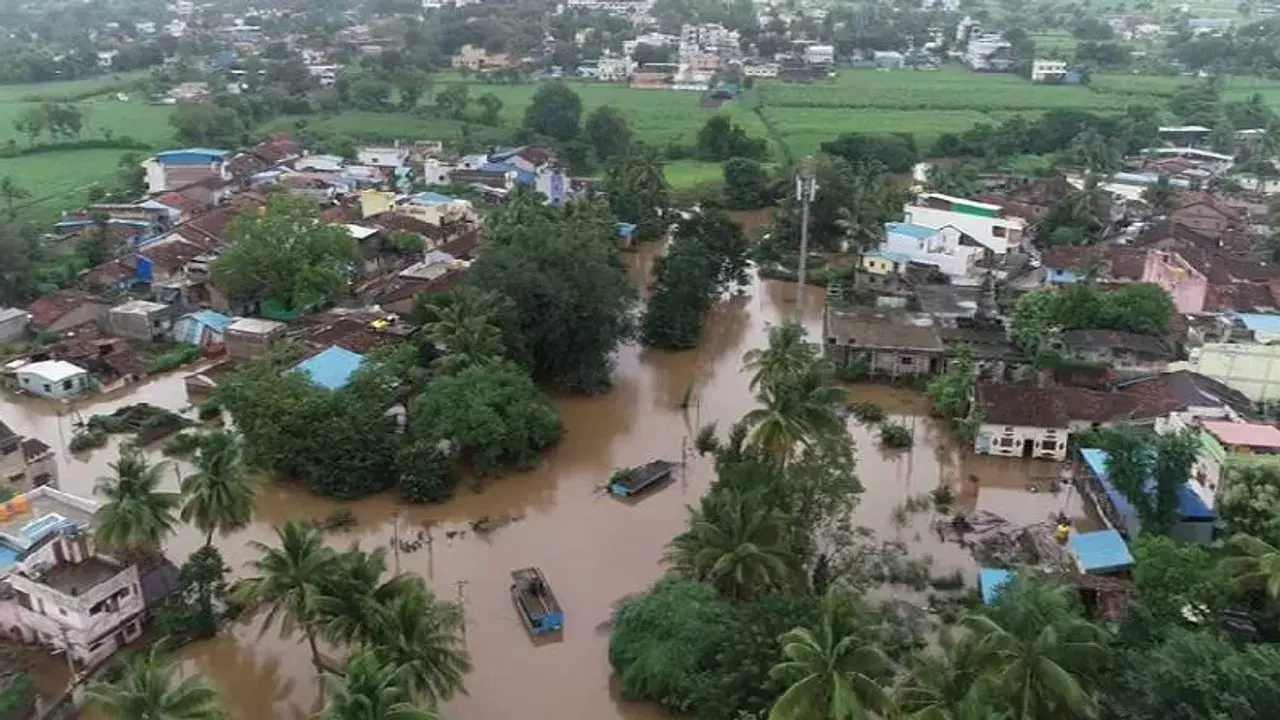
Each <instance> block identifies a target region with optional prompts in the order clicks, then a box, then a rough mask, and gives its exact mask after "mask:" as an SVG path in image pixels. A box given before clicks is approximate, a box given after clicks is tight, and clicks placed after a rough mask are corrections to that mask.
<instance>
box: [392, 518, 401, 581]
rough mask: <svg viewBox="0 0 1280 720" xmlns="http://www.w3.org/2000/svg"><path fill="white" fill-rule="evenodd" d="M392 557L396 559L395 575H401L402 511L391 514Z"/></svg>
mask: <svg viewBox="0 0 1280 720" xmlns="http://www.w3.org/2000/svg"><path fill="white" fill-rule="evenodd" d="M391 557H393V558H395V560H394V562H395V574H396V575H399V574H400V511H399V510H397V511H395V512H393V513H391Z"/></svg>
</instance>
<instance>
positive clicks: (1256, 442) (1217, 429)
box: [1200, 420, 1280, 449]
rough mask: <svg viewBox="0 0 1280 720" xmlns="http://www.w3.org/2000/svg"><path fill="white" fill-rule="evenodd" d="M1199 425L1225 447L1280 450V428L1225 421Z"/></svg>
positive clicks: (1209, 421)
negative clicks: (1240, 446)
mask: <svg viewBox="0 0 1280 720" xmlns="http://www.w3.org/2000/svg"><path fill="white" fill-rule="evenodd" d="M1200 424H1201V426H1203V427H1204V429H1205V430H1207V431H1209V432H1210V433H1212V434H1213V436H1214V437H1215V438H1217V439H1218V440H1220V441H1222V442H1223V443H1224V444H1226V445H1244V446H1246V447H1256V448H1276V449H1280V428H1277V427H1276V426H1274V425H1262V424H1260V423H1247V422H1230V421H1227V420H1205V421H1203V422H1201V423H1200Z"/></svg>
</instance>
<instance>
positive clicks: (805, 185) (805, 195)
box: [796, 160, 818, 323]
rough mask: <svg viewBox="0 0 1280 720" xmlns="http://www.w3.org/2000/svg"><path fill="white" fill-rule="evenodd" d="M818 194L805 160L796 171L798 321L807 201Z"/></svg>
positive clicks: (805, 264) (802, 291)
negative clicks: (798, 241)
mask: <svg viewBox="0 0 1280 720" xmlns="http://www.w3.org/2000/svg"><path fill="white" fill-rule="evenodd" d="M817 195H818V183H817V181H816V180H815V178H814V175H813V166H812V165H811V164H810V163H809V161H807V160H806V161H805V162H804V164H802V165H801V166H800V171H799V172H798V173H796V200H798V201H800V268H799V272H798V273H797V281H798V287H797V288H796V313H797V314H798V315H799V316H800V317H799V321H800V322H801V323H803V322H804V295H805V277H806V272H805V271H806V269H807V268H808V264H809V203H811V202H813V201H814V198H816V197H817Z"/></svg>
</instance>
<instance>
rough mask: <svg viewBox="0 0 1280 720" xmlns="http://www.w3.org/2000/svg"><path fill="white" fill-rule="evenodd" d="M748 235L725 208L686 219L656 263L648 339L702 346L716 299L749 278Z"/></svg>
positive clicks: (645, 329) (671, 345)
mask: <svg viewBox="0 0 1280 720" xmlns="http://www.w3.org/2000/svg"><path fill="white" fill-rule="evenodd" d="M746 265H747V241H746V238H745V237H744V236H743V234H742V229H741V228H740V227H739V226H738V224H737V223H736V222H734V221H733V220H732V219H730V218H729V217H728V216H727V215H725V214H724V213H723V212H717V211H714V210H709V211H704V212H701V213H698V214H696V215H694V216H693V217H691V218H689V219H687V220H682V221H681V222H680V224H679V227H678V228H677V229H676V232H675V235H674V237H673V238H672V240H671V246H670V248H669V249H668V250H667V253H666V255H664V256H663V257H662V258H660V259H659V260H658V261H657V263H656V264H655V266H654V270H653V283H652V286H651V292H650V294H649V301H648V305H647V307H646V308H645V314H644V319H643V322H642V326H641V334H642V336H643V339H644V342H645V344H646V345H649V346H652V347H660V348H666V349H671V350H680V349H687V348H692V347H695V346H697V344H698V338H699V336H700V335H701V331H702V321H703V319H704V318H705V317H706V313H707V311H708V310H709V309H710V308H711V305H712V303H714V302H715V301H716V300H717V299H719V298H720V297H721V296H722V295H723V294H724V292H725V291H726V290H727V289H729V288H730V287H732V286H734V285H738V286H742V285H745V284H746V282H747V277H746Z"/></svg>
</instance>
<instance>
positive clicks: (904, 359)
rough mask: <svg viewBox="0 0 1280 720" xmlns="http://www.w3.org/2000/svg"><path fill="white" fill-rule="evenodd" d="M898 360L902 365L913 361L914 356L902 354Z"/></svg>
mask: <svg viewBox="0 0 1280 720" xmlns="http://www.w3.org/2000/svg"><path fill="white" fill-rule="evenodd" d="M898 362H899V363H900V364H902V365H910V364H912V363H913V362H915V358H913V357H911V356H910V355H903V356H902V358H901V359H900V360H899V361H898Z"/></svg>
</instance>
